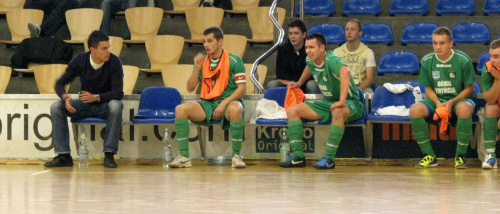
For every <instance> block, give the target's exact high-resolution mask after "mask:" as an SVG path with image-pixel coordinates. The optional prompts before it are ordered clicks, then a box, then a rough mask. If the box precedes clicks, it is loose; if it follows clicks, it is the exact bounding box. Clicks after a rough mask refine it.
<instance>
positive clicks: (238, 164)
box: [233, 155, 247, 168]
mask: <svg viewBox="0 0 500 214" xmlns="http://www.w3.org/2000/svg"><path fill="white" fill-rule="evenodd" d="M242 159H243V157H241V155H234V157H233V168H245V167H247V165H246V164H245V163H244V162H243V160H242Z"/></svg>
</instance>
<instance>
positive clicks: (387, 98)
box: [367, 83, 415, 123]
mask: <svg viewBox="0 0 500 214" xmlns="http://www.w3.org/2000/svg"><path fill="white" fill-rule="evenodd" d="M395 84H396V83H395ZM414 103H415V97H414V96H413V92H411V91H405V92H403V93H399V94H394V93H392V92H390V91H389V90H387V89H386V88H385V87H384V86H379V87H377V89H375V92H374V94H373V99H372V110H371V111H370V114H369V115H368V118H367V122H368V123H373V122H378V123H381V122H410V116H394V115H376V114H375V113H376V112H377V110H378V109H380V108H385V107H388V106H405V107H406V108H410V107H411V105H413V104H414Z"/></svg>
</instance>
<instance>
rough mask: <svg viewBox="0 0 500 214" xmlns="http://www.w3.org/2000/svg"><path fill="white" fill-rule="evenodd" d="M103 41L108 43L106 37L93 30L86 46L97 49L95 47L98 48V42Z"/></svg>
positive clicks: (100, 32) (104, 34)
mask: <svg viewBox="0 0 500 214" xmlns="http://www.w3.org/2000/svg"><path fill="white" fill-rule="evenodd" d="M103 41H109V37H108V35H106V33H104V32H102V31H100V30H94V31H92V33H91V34H90V35H89V41H88V42H87V45H88V46H89V48H90V47H93V48H97V46H99V42H103Z"/></svg>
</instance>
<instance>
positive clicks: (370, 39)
mask: <svg viewBox="0 0 500 214" xmlns="http://www.w3.org/2000/svg"><path fill="white" fill-rule="evenodd" d="M438 27H439V25H438V24H437V23H435V22H415V23H409V24H407V25H406V26H405V27H404V28H403V33H402V35H401V44H402V45H406V44H411V43H413V44H425V43H429V44H430V43H432V32H433V31H434V30H435V29H436V28H438ZM362 29H363V34H362V35H361V37H360V38H359V40H360V41H361V42H363V43H367V44H388V45H389V44H392V43H393V42H394V36H393V33H392V28H391V26H389V25H388V24H386V23H366V24H362ZM451 31H452V34H453V41H454V42H455V43H482V44H489V42H490V31H489V28H488V25H486V24H485V23H482V22H460V23H456V24H454V25H453V26H452V28H451ZM316 32H317V33H321V34H323V35H325V37H326V40H327V43H328V44H343V43H345V42H346V39H345V31H344V26H342V25H340V24H337V23H318V24H313V25H311V26H310V27H309V30H308V31H307V33H308V34H311V33H316Z"/></svg>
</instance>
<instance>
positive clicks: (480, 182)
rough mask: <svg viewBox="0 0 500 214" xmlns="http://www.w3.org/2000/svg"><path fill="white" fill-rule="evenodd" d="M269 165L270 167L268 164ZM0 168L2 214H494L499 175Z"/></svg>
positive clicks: (198, 167)
mask: <svg viewBox="0 0 500 214" xmlns="http://www.w3.org/2000/svg"><path fill="white" fill-rule="evenodd" d="M270 163H272V164H270ZM344 163H346V162H341V163H340V164H339V166H338V167H337V168H336V169H334V170H327V171H325V170H316V169H314V168H312V167H311V166H307V167H306V168H298V169H297V168H296V169H282V168H279V167H277V166H275V163H274V162H264V163H259V162H256V163H254V164H251V165H249V166H248V167H247V168H246V169H232V168H231V167H230V166H213V165H205V164H203V163H194V166H193V168H189V169H162V168H161V166H160V165H139V164H124V163H120V162H119V164H120V165H119V167H118V168H117V169H105V168H103V167H102V166H101V165H90V166H89V167H88V168H79V167H78V166H75V167H73V168H58V169H47V168H44V167H43V166H41V165H38V164H29V165H27V164H3V165H0V213H160V212H162V213H401V212H402V211H403V212H405V213H495V212H496V213H500V202H499V199H498V196H499V195H500V177H499V172H498V171H497V170H482V169H480V168H479V167H478V166H474V167H471V168H469V169H466V170H455V169H454V168H453V166H451V164H444V166H439V167H437V168H432V169H423V170H419V169H415V168H413V167H411V166H408V165H409V164H402V165H403V166H382V165H383V164H381V165H380V166H374V165H371V166H359V165H358V166H352V165H349V164H344Z"/></svg>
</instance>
